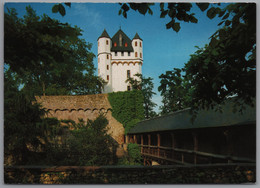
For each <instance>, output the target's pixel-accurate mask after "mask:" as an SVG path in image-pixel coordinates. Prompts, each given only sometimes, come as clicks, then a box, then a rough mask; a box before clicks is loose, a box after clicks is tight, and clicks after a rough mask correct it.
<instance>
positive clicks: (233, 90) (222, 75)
mask: <svg viewBox="0 0 260 188" xmlns="http://www.w3.org/2000/svg"><path fill="white" fill-rule="evenodd" d="M212 8H213V7H212ZM212 8H211V11H210V13H208V16H210V18H214V17H215V16H216V15H218V16H219V17H221V19H222V21H221V22H220V23H219V25H222V27H221V28H220V29H218V30H217V31H216V32H215V33H214V34H213V35H212V37H211V41H210V43H209V44H207V45H205V47H204V48H199V47H198V48H199V49H198V50H197V51H196V53H195V54H192V55H191V58H190V60H189V62H188V63H186V64H185V67H184V69H183V71H184V73H185V74H184V76H182V75H180V74H175V75H174V76H172V77H171V76H169V75H170V73H169V74H168V77H167V73H166V75H162V76H161V78H162V81H161V86H160V87H159V90H161V91H162V92H165V91H167V92H170V91H171V90H166V88H171V86H172V85H174V84H175V85H176V83H177V80H182V78H185V79H186V80H187V81H188V83H189V84H190V85H191V86H192V90H191V92H187V97H191V102H190V105H191V107H192V109H193V110H194V111H196V110H198V109H200V108H202V109H209V108H213V107H214V106H216V105H217V104H221V103H224V102H225V100H226V99H228V98H230V97H234V96H235V103H234V108H236V107H237V106H243V104H244V103H245V104H249V105H253V100H254V98H255V97H256V5H255V4H254V3H236V4H230V5H228V6H227V7H226V8H224V9H219V8H213V9H214V10H213V9H212ZM211 14H212V15H211ZM175 73H176V72H175ZM165 79H166V80H165ZM179 83H180V82H179ZM177 85H178V84H177ZM180 85H182V86H184V84H180ZM162 94H163V93H162ZM173 95H174V94H173ZM173 95H169V96H170V97H171V96H173ZM175 95H177V96H179V94H178V93H176V91H175ZM184 101H185V100H184ZM177 102H178V100H176V101H175V104H176V103H177ZM242 108H243V107H241V108H240V112H241V111H242Z"/></svg>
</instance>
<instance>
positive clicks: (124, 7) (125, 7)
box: [122, 3, 129, 11]
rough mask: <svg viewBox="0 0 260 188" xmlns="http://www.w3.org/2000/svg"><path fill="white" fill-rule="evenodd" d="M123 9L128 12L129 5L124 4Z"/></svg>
mask: <svg viewBox="0 0 260 188" xmlns="http://www.w3.org/2000/svg"><path fill="white" fill-rule="evenodd" d="M122 9H123V10H124V11H128V10H129V7H128V6H127V4H125V3H124V4H123V6H122Z"/></svg>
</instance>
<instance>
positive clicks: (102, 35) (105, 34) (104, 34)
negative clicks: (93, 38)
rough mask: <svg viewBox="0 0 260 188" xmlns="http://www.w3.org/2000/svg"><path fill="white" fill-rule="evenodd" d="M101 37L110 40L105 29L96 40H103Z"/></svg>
mask: <svg viewBox="0 0 260 188" xmlns="http://www.w3.org/2000/svg"><path fill="white" fill-rule="evenodd" d="M103 37H104V38H110V36H109V35H108V33H107V31H106V29H104V31H103V33H102V34H101V35H100V37H98V39H99V38H103Z"/></svg>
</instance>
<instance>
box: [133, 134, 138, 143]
mask: <svg viewBox="0 0 260 188" xmlns="http://www.w3.org/2000/svg"><path fill="white" fill-rule="evenodd" d="M134 143H135V144H137V139H136V135H134Z"/></svg>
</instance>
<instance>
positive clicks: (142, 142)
mask: <svg viewBox="0 0 260 188" xmlns="http://www.w3.org/2000/svg"><path fill="white" fill-rule="evenodd" d="M143 145H144V136H143V135H142V134H141V153H143V150H144V148H143Z"/></svg>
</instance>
